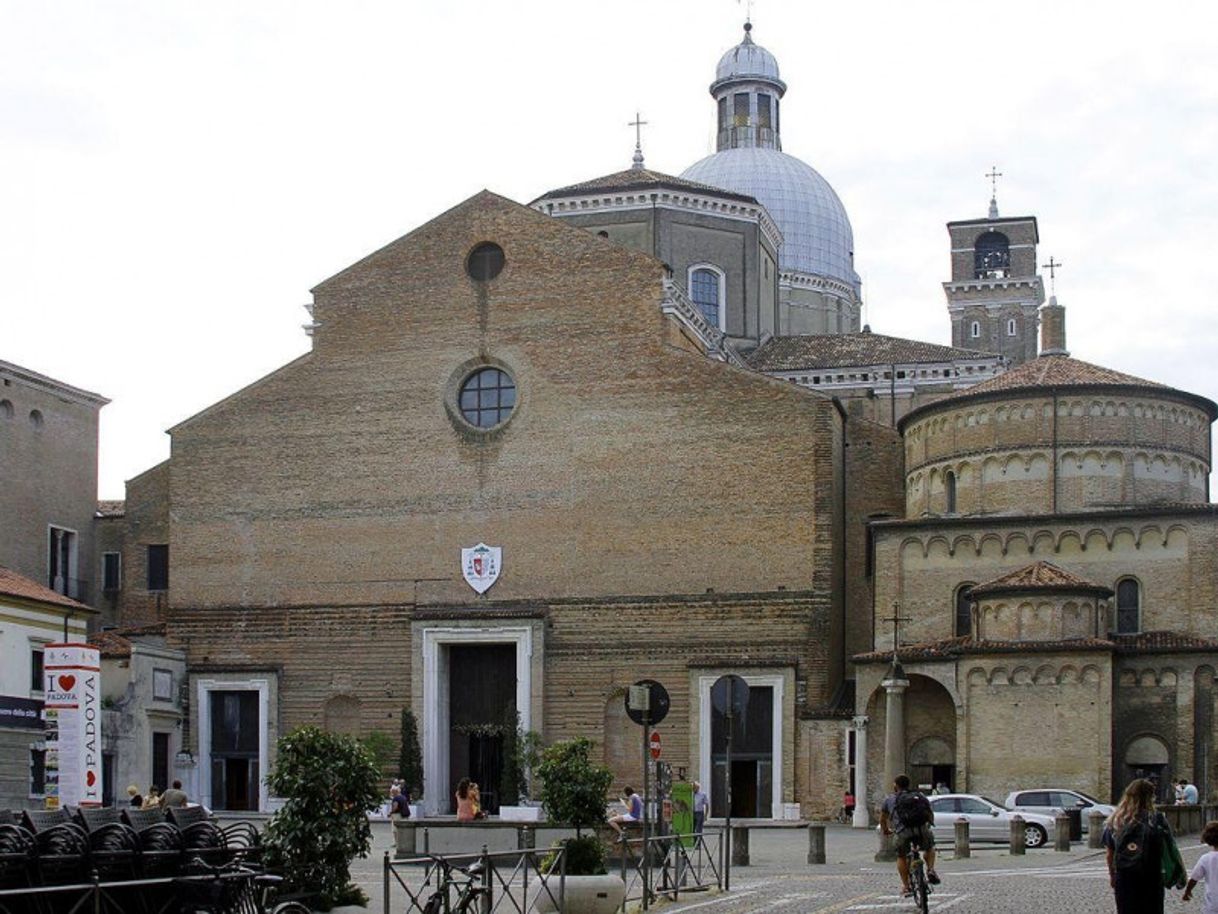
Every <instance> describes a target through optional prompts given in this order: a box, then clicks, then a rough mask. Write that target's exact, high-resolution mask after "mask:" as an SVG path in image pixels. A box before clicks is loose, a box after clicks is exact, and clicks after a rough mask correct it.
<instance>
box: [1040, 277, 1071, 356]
mask: <svg viewBox="0 0 1218 914" xmlns="http://www.w3.org/2000/svg"><path fill="white" fill-rule="evenodd" d="M1041 266H1042V267H1044V268H1045V269H1046V270H1048V271H1049V292H1050V295H1049V304H1047V305H1045V306H1044V307H1043V308H1041V309H1040V354H1041V355H1069V354H1070V350H1069V349H1067V348H1066V309H1065V308H1064V307H1062V306H1061V305H1059V304H1058V303H1057V271H1058V270H1059V269H1061V262H1060V261H1058V260H1055V259H1054V258H1053V257H1050V258H1049V262H1048V263H1045V264H1041Z"/></svg>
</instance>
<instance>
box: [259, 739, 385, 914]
mask: <svg viewBox="0 0 1218 914" xmlns="http://www.w3.org/2000/svg"><path fill="white" fill-rule="evenodd" d="M266 780H267V785H268V786H269V787H270V789H271V792H272V793H274V794H276V795H277V796H281V797H283V798H284V800H285V802H284V805H283V808H282V809H280V810H279V811H278V812H277V813H275V815H274V817H273V818H272V819H271V821H270V823H269V824H268V825H267V827H266V833H265V846H266V863H267V865H268V866H270V867H272V868H274V869H277V870H281V871H282V872H283V876H284V881H285V882H286V886H285V888H286V889H287V890H288V891H292V892H303V893H307V894H310V895H313V896H315V897H316V898H317V906H318V907H320V908H321V909H322V910H324V911H328V910H329V909H330V908H331V907H332V906H333V905H335V904H337V903H339V901H340V900H344V899H349V898H353V897H356V896H355V893H357V892H358V889H356V887H354V886H352V885H351V871H350V866H351V861H352V859H354V858H355V857H357V856H359V857H363V856H366V855H367V853H368V851H369V849H370V848H371V847H372V829H371V827H370V826H369V824H368V815H367V814H368V813H369V812H370V811H372V810H374V809H376V808H377V807H378V806H380V803H381V795H380V794H381V791H380V785H379V781H380V772H379V771H378V770H377V766H376V761H375V760H374V759H373V758H372V756H371V754H370V753H369V752H368V750H367V748H365V747H364V746H363V745H361V744H360V743H359V742H358V741H357V740H355V739H353V738H352V737H349V736H342V735H340V734H335V733H326V732H325V731H323V730H319V729H317V728H316V727H301V728H299V729H297V730H293V731H292V732H291V733H289V734H288V735H287V736H284V737H282V738H281V739H280V740H279V743H278V757H277V758H276V761H275V767H274V768H273V769H272V770H271V772H270V774H269V775H267V779H266ZM353 889H354V893H353V891H352V890H353Z"/></svg>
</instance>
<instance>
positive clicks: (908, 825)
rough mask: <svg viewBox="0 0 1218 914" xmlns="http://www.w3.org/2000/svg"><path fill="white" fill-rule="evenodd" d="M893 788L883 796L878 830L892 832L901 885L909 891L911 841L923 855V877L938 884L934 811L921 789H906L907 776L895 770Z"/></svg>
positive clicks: (887, 833) (890, 833) (906, 893)
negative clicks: (924, 861)
mask: <svg viewBox="0 0 1218 914" xmlns="http://www.w3.org/2000/svg"><path fill="white" fill-rule="evenodd" d="M892 788H893V792H892V793H891V794H890V795H889V796H888V797H887V798H886V799H885V800H884V805H883V807H882V808H881V809H880V830H881V831H883V832H884V834H886V835H895V836H896V839H895V841H894V842H893V843H894V846H895V847H896V851H897V872H898V873H900V874H901V888H902V891H903V892H904V894H905V895H909V894H910V891H909V860H908V859H907V858H906V856H905V855H906V854H908V853H909V846H910V844H915V843H916V844H917V845H918V847H919V848H921V850H922V853H923V855H924V856H925V858H926V881H927V882H929V883H930V884H931V885H938V884H939V881H940V880H939V874H938V873H936V872H935V833H934V832H933V831H932V830H931V825H933V824H934V821H935V814H934V812H933V811H932V810H931V808H930V801H929V800H927V799H926V797H924V796H922V794H920V793H916V792H915V791H912V790H910V789H909V777H908V776H907V775H904V774H898V775H897V776H896V778H895V779H894V780H893V782H892Z"/></svg>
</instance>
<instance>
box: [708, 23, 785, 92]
mask: <svg viewBox="0 0 1218 914" xmlns="http://www.w3.org/2000/svg"><path fill="white" fill-rule="evenodd" d="M752 30H753V26H752V25H751V24H747V23H746V24H745V26H744V40H743V41H742V42H740V44H738V45H736V46H735V47H734V48H731V49H730V50H728V51H727V52H726V53H724V55H723V56H722V57H720V58H719V66H718V67H716V68H715V83H716V84H718V83H719V81H720V80H724V79H740V78H748V77H754V78H761V79H768V80H771V81H774V82H778V81H779V80H778V60H777V58H775V57H774V55H773V54H771V53H770V52H769V51H767V50H766V49H765V48H763V47H762V46H761V45H759V44H755V43H754V42H753V38H752V36H751V34H750V33H751V32H752Z"/></svg>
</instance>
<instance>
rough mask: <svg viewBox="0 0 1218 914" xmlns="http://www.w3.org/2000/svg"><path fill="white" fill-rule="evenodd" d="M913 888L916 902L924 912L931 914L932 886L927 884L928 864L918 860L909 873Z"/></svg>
mask: <svg viewBox="0 0 1218 914" xmlns="http://www.w3.org/2000/svg"><path fill="white" fill-rule="evenodd" d="M909 876H910V879H909V882H910V888H912V889H913V897H914V904H915V905H917V907H918V910H919V911H921V912H922V914H930V886H928V885H927V884H926V865H925V864H924V863H923V862H922V861H921V860H918V861H917V862H916V863H914V865H913V868H912V871H911V872H910V874H909Z"/></svg>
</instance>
